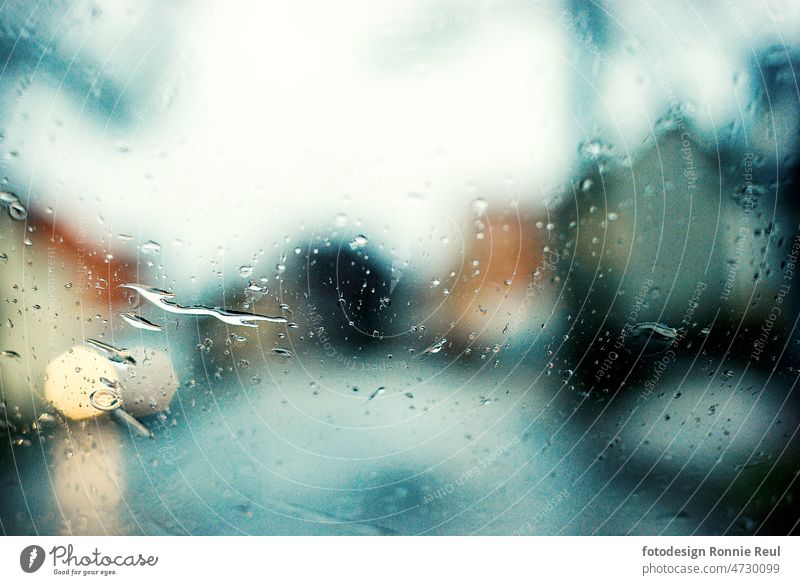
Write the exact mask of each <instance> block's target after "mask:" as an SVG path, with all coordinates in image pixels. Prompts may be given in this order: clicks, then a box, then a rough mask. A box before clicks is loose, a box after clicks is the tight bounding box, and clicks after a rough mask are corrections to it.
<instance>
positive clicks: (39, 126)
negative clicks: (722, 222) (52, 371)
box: [0, 0, 800, 285]
mask: <svg viewBox="0 0 800 585" xmlns="http://www.w3.org/2000/svg"><path fill="white" fill-rule="evenodd" d="M0 10H2V12H3V26H4V33H3V45H2V46H3V51H4V53H5V66H4V68H3V69H2V77H0V91H1V92H2V97H1V98H0V99H2V104H3V108H4V111H5V117H4V125H3V142H2V156H3V158H2V164H3V174H4V175H5V176H6V177H7V178H8V180H9V181H10V184H11V185H12V186H13V187H14V188H15V189H16V190H17V192H18V193H20V194H22V195H23V199H24V198H25V197H30V200H29V201H30V203H31V206H32V207H33V208H34V209H38V210H40V211H41V210H44V209H46V208H48V207H49V208H52V210H53V212H54V216H55V218H56V221H58V222H62V223H64V224H66V225H76V226H80V227H81V228H83V229H86V230H88V231H89V232H90V233H91V234H92V237H93V239H94V240H95V241H97V242H102V246H103V247H104V248H107V251H109V252H111V253H112V254H113V253H117V252H122V253H128V254H130V253H134V254H135V253H136V249H135V245H136V244H137V243H138V244H141V243H143V242H146V241H149V240H153V241H156V242H159V243H160V244H161V245H162V257H161V259H162V261H163V262H164V275H165V277H166V282H165V283H162V284H167V285H173V284H180V282H181V281H184V280H185V279H186V278H188V277H189V276H194V277H195V278H196V279H197V280H198V281H200V282H205V281H207V280H210V279H212V278H213V277H214V272H215V271H216V268H215V267H214V266H212V265H211V264H210V263H209V260H210V259H213V258H218V257H220V256H221V254H222V252H221V250H220V248H222V249H223V250H224V256H225V257H226V258H227V259H229V260H230V262H232V263H233V264H232V265H235V264H247V263H250V262H252V261H253V260H254V259H255V260H256V261H263V262H267V263H269V264H270V268H271V267H272V265H274V260H275V257H276V254H277V251H275V250H274V247H275V246H277V247H286V246H287V242H285V241H284V238H285V237H286V236H289V237H290V238H291V239H292V242H291V247H293V246H294V245H295V243H298V244H302V243H304V242H303V241H302V240H303V238H306V239H308V234H309V233H310V232H312V231H314V229H315V226H316V225H330V224H331V223H332V222H333V219H334V217H335V216H336V215H337V214H338V213H344V214H346V215H347V217H348V221H349V225H348V229H352V230H355V231H357V232H359V233H361V232H363V233H365V234H366V235H368V236H369V237H371V238H372V237H378V238H380V241H381V242H382V243H385V245H386V246H387V249H392V248H394V247H396V246H399V245H400V243H401V242H403V241H407V240H408V239H409V238H411V237H423V236H424V234H426V233H427V232H428V231H429V230H430V226H431V221H433V222H440V221H455V222H458V221H460V220H461V219H462V218H463V217H466V216H468V213H469V202H470V201H471V200H472V199H474V198H475V197H479V196H480V197H484V198H486V199H487V200H489V201H490V202H496V204H497V205H507V204H508V202H509V201H511V200H512V199H518V200H519V201H520V203H521V205H522V206H524V207H526V208H530V209H537V208H541V207H543V206H544V205H545V203H546V201H547V200H548V198H551V197H552V196H553V195H554V193H555V191H556V187H557V186H558V185H559V184H562V183H564V182H565V181H568V180H573V179H575V178H576V177H577V176H579V175H580V170H581V164H582V161H581V160H580V154H579V151H580V149H579V145H580V144H582V143H584V142H586V141H589V140H602V141H603V142H604V143H605V144H610V145H613V147H614V152H615V154H616V155H619V156H625V155H627V156H629V157H631V158H635V156H636V153H637V152H638V150H639V149H640V148H641V146H642V143H643V141H644V140H645V139H646V138H647V136H648V134H650V133H651V132H652V131H653V128H654V126H655V125H656V123H657V121H658V120H659V118H661V117H662V116H664V115H665V114H666V113H667V112H668V111H669V110H670V108H674V107H677V106H679V107H681V108H683V110H684V111H685V112H686V113H687V116H688V118H689V119H690V121H691V123H692V124H693V131H694V132H695V133H696V135H697V138H698V139H700V140H708V141H710V142H711V143H712V144H713V142H714V141H715V140H718V139H719V134H720V133H721V132H722V130H723V129H725V128H728V127H729V126H730V125H731V124H736V123H738V124H740V125H745V126H749V127H754V128H757V127H758V124H760V123H762V122H763V120H761V118H759V115H758V113H757V111H756V112H755V113H754V111H753V110H752V108H751V109H748V106H749V105H751V103H752V102H753V100H754V99H755V98H754V92H753V87H761V86H763V83H761V82H760V81H759V80H758V79H756V80H755V81H754V80H753V79H752V77H753V75H758V74H759V73H760V72H761V71H762V65H763V64H764V63H766V62H767V60H768V59H773V60H774V59H778V60H780V59H784V60H789V59H791V58H792V57H793V55H794V53H793V50H794V49H793V48H792V47H794V46H796V43H797V40H798V35H800V26H798V21H799V20H800V6H799V5H798V4H796V3H794V2H789V1H785V2H780V1H770V2H765V3H764V4H763V5H761V6H755V5H754V4H753V3H747V2H740V3H736V2H703V3H699V2H698V3H688V2H679V3H668V4H667V5H664V4H663V3H658V2H638V1H630V2H609V3H603V4H592V3H556V2H543V3H535V2H520V1H512V0H506V1H504V0H488V1H472V2H454V1H414V0H412V1H404V2H396V1H386V0H376V1H371V2H352V1H349V2H337V3H330V2H323V1H300V2H292V3H278V2H264V3H248V4H246V5H243V4H240V3H231V2H223V1H219V2H215V1H209V2H188V1H183V2H176V3H170V4H165V3H155V2H153V3H149V2H139V1H133V0H127V1H124V2H119V1H113V2H112V1H101V2H74V3H73V2H64V3H59V2H51V3H46V4H37V5H33V4H30V3H27V2H16V3H15V2H10V3H5V4H4V5H3V7H2V9H0ZM770 48H772V49H770ZM770 51H771V53H770ZM765 55H766V57H765ZM788 82H790V83H795V84H796V80H791V79H790V80H788ZM796 104H797V101H796V100H795V101H794V102H793V105H792V106H788V105H787V106H786V107H785V108H784V109H783V110H782V109H781V106H780V104H773V106H774V107H773V111H774V112H777V114H776V115H777V116H778V117H779V118H780V117H781V116H783V118H780V119H779V120H778V122H777V123H776V122H775V120H772V122H771V123H769V124H767V126H768V127H766V128H765V129H763V130H762V131H761V133H760V134H759V133H754V134H753V137H752V144H751V148H755V149H757V150H758V149H761V150H765V151H768V152H769V151H770V150H772V151H776V152H778V151H782V150H783V149H794V143H793V140H794V139H795V136H796V130H797V112H796ZM784 110H785V111H784ZM770 132H771V133H770ZM762 135H763V136H762ZM759 137H761V138H760V141H759ZM359 222H360V223H359ZM301 224H305V226H306V231H305V233H303V232H301ZM118 234H129V235H132V236H133V240H132V243H131V242H125V241H122V240H120V239H118V238H117V237H116V236H117V235H118ZM132 246H133V247H132ZM264 249H267V250H268V253H266V254H264V256H261V255H260V254H259V251H260V250H264ZM226 262H227V261H226Z"/></svg>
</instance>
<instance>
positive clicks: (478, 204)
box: [471, 197, 489, 215]
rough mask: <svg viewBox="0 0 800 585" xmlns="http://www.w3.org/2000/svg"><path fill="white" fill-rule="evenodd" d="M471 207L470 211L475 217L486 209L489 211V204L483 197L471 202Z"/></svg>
mask: <svg viewBox="0 0 800 585" xmlns="http://www.w3.org/2000/svg"><path fill="white" fill-rule="evenodd" d="M471 207H472V211H474V212H475V214H476V215H482V214H483V213H485V212H486V210H487V209H489V202H488V201H486V199H484V198H483V197H478V198H477V199H473V200H472V205H471Z"/></svg>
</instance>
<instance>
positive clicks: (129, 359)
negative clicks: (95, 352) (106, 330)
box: [86, 339, 136, 366]
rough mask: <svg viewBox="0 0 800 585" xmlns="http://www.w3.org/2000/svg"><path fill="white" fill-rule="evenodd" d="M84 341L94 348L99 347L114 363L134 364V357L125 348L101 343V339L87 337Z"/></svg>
mask: <svg viewBox="0 0 800 585" xmlns="http://www.w3.org/2000/svg"><path fill="white" fill-rule="evenodd" d="M86 343H88V344H89V345H91V346H92V347H94V348H96V349H99V350H100V351H101V352H102V353H103V354H105V356H106V357H107V358H108V359H109V360H110V361H112V362H114V363H117V364H125V365H129V366H135V365H136V359H134V357H133V356H132V355H131V354H130V352H129V351H128V350H127V349H117V348H116V347H114V346H113V345H109V344H107V343H103V342H102V341H98V340H96V339H87V340H86Z"/></svg>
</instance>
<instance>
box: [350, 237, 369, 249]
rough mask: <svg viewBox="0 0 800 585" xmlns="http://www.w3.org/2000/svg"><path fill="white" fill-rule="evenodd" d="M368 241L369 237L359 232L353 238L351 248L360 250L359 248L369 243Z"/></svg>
mask: <svg viewBox="0 0 800 585" xmlns="http://www.w3.org/2000/svg"><path fill="white" fill-rule="evenodd" d="M367 242H368V240H367V237H366V236H364V235H362V234H359V235H357V236H356V237H354V238H353V239H352V240H351V242H350V249H351V250H358V249H359V248H363V247H364V246H366V245H367Z"/></svg>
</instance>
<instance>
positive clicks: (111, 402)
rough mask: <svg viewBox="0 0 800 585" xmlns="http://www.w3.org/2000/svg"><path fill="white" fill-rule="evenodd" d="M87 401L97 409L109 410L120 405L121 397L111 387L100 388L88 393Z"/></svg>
mask: <svg viewBox="0 0 800 585" xmlns="http://www.w3.org/2000/svg"><path fill="white" fill-rule="evenodd" d="M89 402H90V403H91V405H92V406H94V407H95V408H96V409H97V410H102V411H104V412H111V411H112V410H116V409H118V408H121V407H122V397H121V396H120V394H119V392H117V391H116V390H114V389H112V388H101V389H100V390H95V391H94V392H92V393H91V394H90V395H89Z"/></svg>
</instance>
